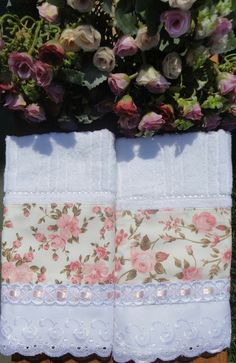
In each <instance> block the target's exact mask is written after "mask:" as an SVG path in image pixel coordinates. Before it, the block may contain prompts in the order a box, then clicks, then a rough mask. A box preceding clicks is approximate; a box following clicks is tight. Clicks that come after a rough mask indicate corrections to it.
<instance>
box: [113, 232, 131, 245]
mask: <svg viewBox="0 0 236 363" xmlns="http://www.w3.org/2000/svg"><path fill="white" fill-rule="evenodd" d="M126 237H128V233H126V232H125V231H124V230H123V229H120V231H119V232H117V233H116V241H115V242H116V245H117V246H120V245H121V244H122V243H123V242H124V240H125V239H126Z"/></svg>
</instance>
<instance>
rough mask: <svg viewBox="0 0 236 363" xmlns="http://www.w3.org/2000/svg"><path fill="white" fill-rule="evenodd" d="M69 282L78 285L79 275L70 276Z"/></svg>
mask: <svg viewBox="0 0 236 363" xmlns="http://www.w3.org/2000/svg"><path fill="white" fill-rule="evenodd" d="M70 281H71V283H72V284H80V282H81V276H80V275H76V276H72V277H71V279H70Z"/></svg>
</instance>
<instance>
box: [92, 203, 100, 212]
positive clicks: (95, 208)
mask: <svg viewBox="0 0 236 363" xmlns="http://www.w3.org/2000/svg"><path fill="white" fill-rule="evenodd" d="M92 212H93V213H96V214H98V213H100V212H101V207H99V206H97V205H96V206H95V207H93V209H92Z"/></svg>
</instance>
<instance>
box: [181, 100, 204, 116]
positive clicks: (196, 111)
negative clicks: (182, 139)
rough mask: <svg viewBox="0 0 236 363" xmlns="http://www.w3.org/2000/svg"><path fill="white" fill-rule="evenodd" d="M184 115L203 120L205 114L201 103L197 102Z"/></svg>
mask: <svg viewBox="0 0 236 363" xmlns="http://www.w3.org/2000/svg"><path fill="white" fill-rule="evenodd" d="M183 116H184V117H185V118H187V119H190V120H201V118H202V116H203V114H202V110H201V106H200V105H199V103H198V102H196V103H195V104H194V105H193V106H192V107H191V108H190V109H189V110H188V112H187V113H185V114H184V115H183Z"/></svg>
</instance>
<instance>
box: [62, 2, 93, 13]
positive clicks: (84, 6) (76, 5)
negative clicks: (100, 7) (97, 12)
mask: <svg viewBox="0 0 236 363" xmlns="http://www.w3.org/2000/svg"><path fill="white" fill-rule="evenodd" d="M67 4H68V5H69V6H71V7H72V8H73V9H75V10H78V11H80V12H81V13H89V12H90V11H91V10H92V8H93V6H94V0H67Z"/></svg>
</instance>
